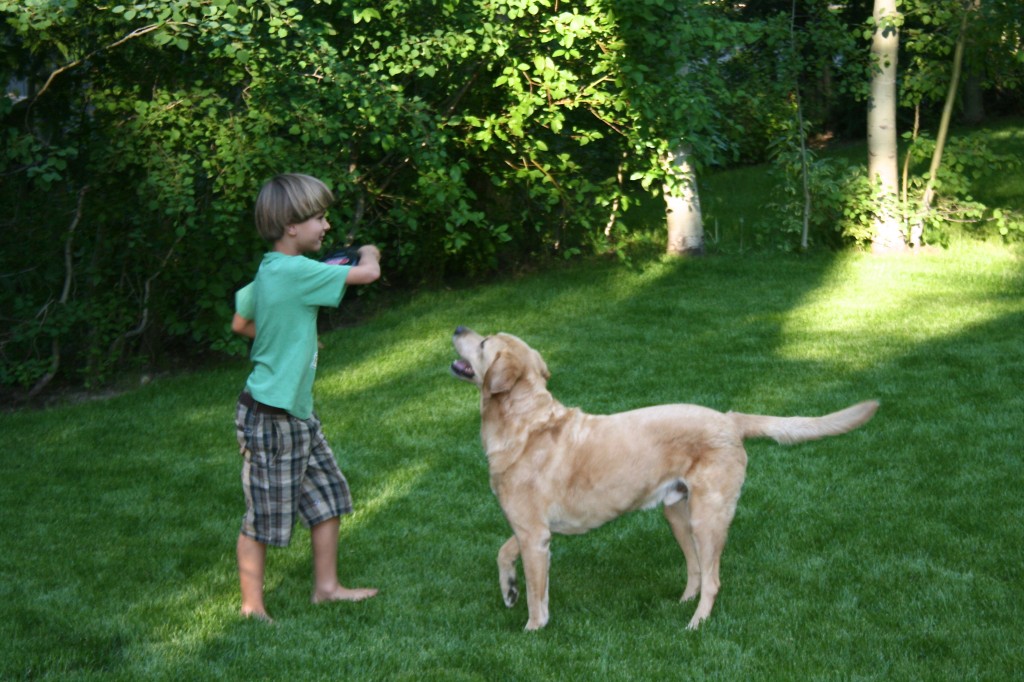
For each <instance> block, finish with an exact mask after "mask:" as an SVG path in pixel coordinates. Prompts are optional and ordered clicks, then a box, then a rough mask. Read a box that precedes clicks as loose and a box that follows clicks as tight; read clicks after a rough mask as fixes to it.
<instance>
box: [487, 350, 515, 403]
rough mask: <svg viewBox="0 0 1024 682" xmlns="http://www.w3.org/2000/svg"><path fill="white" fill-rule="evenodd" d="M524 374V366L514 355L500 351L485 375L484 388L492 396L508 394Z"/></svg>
mask: <svg viewBox="0 0 1024 682" xmlns="http://www.w3.org/2000/svg"><path fill="white" fill-rule="evenodd" d="M522 374H523V366H522V364H520V362H519V359H518V358H517V357H516V356H515V355H514V354H512V353H506V352H505V351H503V350H500V351H498V353H497V354H496V355H495V356H494V360H492V361H491V366H490V367H488V368H487V373H486V374H484V383H483V385H484V387H485V388H486V389H487V390H488V391H489V392H490V394H491V395H497V394H499V393H508V392H509V391H511V390H512V387H513V386H515V385H516V382H517V381H519V377H520V376H522Z"/></svg>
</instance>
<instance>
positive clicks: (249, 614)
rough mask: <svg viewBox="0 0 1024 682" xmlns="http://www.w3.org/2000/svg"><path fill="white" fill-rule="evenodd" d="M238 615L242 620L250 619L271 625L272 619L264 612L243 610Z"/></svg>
mask: <svg viewBox="0 0 1024 682" xmlns="http://www.w3.org/2000/svg"><path fill="white" fill-rule="evenodd" d="M240 613H241V614H242V618H251V619H253V620H259V621H263V622H264V623H273V622H274V619H273V618H271V617H270V614H268V613H267V612H266V611H256V610H254V609H246V608H243V609H242V610H241V611H240Z"/></svg>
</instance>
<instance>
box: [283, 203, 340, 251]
mask: <svg viewBox="0 0 1024 682" xmlns="http://www.w3.org/2000/svg"><path fill="white" fill-rule="evenodd" d="M329 229H331V224H330V223H329V222H327V215H326V213H324V212H320V213H317V214H316V215H315V216H313V217H312V218H307V219H306V220H304V221H302V222H301V223H295V224H294V225H289V226H288V232H289V233H290V234H292V235H293V243H294V245H295V247H296V251H298V252H299V253H316V252H317V251H319V250H320V247H321V246H323V243H324V235H326V234H327V230H329Z"/></svg>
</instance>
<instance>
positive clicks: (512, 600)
mask: <svg viewBox="0 0 1024 682" xmlns="http://www.w3.org/2000/svg"><path fill="white" fill-rule="evenodd" d="M501 596H502V598H504V600H505V606H507V607H508V608H512V607H513V606H515V604H516V601H518V600H519V587H518V586H517V585H516V579H515V578H513V579H511V580H509V581H508V584H506V585H505V592H504V594H502V595H501Z"/></svg>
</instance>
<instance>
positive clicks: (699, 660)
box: [0, 244, 1024, 681]
mask: <svg viewBox="0 0 1024 682" xmlns="http://www.w3.org/2000/svg"><path fill="white" fill-rule="evenodd" d="M459 324H464V325H467V326H471V327H474V328H476V329H478V330H480V331H484V332H494V331H498V330H504V331H509V332H512V333H515V334H517V335H519V336H521V337H523V338H524V339H526V340H527V341H528V342H529V343H531V344H532V345H534V346H535V347H536V348H538V349H539V350H540V351H541V352H542V353H543V354H544V355H545V357H546V359H547V362H548V364H549V367H550V368H551V371H552V374H553V376H552V379H551V382H550V388H551V390H552V392H553V393H554V394H555V396H556V397H557V398H559V399H560V400H561V401H562V402H564V403H565V404H567V405H579V406H581V407H583V408H585V409H586V410H588V411H591V412H611V411H618V410H623V409H627V408H632V407H639V406H643V405H650V404H654V403H662V402H694V403H701V404H704V405H708V406H711V407H714V408H717V409H721V410H728V409H736V410H742V411H748V412H765V413H772V414H819V413H824V412H827V411H832V410H834V409H838V408H840V407H844V406H846V405H848V404H850V403H853V402H855V401H858V400H861V399H865V398H872V397H877V398H879V399H880V400H881V401H882V407H881V409H880V411H879V413H878V415H877V416H876V417H875V419H874V420H873V421H872V422H870V423H869V424H868V425H867V426H865V427H864V428H862V429H860V430H858V431H855V432H853V433H851V434H847V435H845V436H841V437H837V438H832V439H827V440H824V441H817V442H814V443H808V444H804V445H798V446H790V447H783V446H779V445H776V444H774V443H772V442H770V441H754V442H751V443H750V444H749V447H748V451H749V452H750V466H749V470H748V478H747V483H746V485H745V488H744V494H743V497H742V498H741V500H740V504H739V510H738V513H737V516H736V520H735V522H734V524H733V526H732V532H731V534H730V538H729V544H728V546H727V547H726V550H725V553H724V555H723V561H722V591H721V593H720V595H719V598H718V600H717V603H716V605H715V610H714V612H713V614H712V616H711V618H710V620H709V621H707V622H706V623H705V624H704V625H703V626H702V627H701V629H700V630H698V631H696V632H688V631H686V630H685V629H684V628H685V625H686V623H687V622H688V620H689V618H690V616H691V615H692V611H693V608H694V605H693V604H692V603H691V604H679V603H678V598H679V595H680V594H681V592H682V588H683V584H684V582H685V571H684V569H683V559H682V556H681V553H680V552H679V550H678V548H677V546H676V545H675V542H674V540H673V539H672V537H671V534H670V532H669V530H668V527H667V524H666V523H665V521H664V519H663V518H662V517H661V514H660V513H659V512H656V511H651V512H640V513H637V514H633V515H631V516H628V517H625V518H623V519H620V520H618V521H616V522H614V523H611V524H609V525H607V526H605V527H603V528H600V529H598V530H596V531H594V532H592V533H590V534H588V535H585V536H578V537H561V536H556V538H555V541H554V543H553V557H552V568H551V571H552V585H551V595H550V597H551V614H552V616H551V622H550V624H549V625H548V627H547V628H546V629H544V630H543V631H541V632H538V633H524V632H523V631H522V627H523V625H524V624H525V623H526V617H527V616H526V604H525V600H521V602H520V603H519V604H517V605H516V606H515V607H514V608H513V609H511V610H508V609H506V608H505V607H504V606H503V605H502V602H501V597H500V594H499V590H498V584H497V569H496V564H495V557H496V553H497V550H498V547H499V546H500V545H501V543H502V542H503V541H504V540H505V538H506V537H507V536H508V534H509V531H508V528H507V526H506V523H505V521H504V519H503V517H502V515H501V512H500V510H499V508H498V505H497V502H496V500H495V499H494V498H493V496H492V494H491V492H490V490H489V488H488V481H487V464H486V461H485V458H484V456H483V453H482V451H481V448H480V444H479V437H478V428H479V417H478V412H477V408H478V396H477V393H476V391H475V389H474V388H473V387H471V386H469V385H467V384H464V383H462V382H458V381H456V380H455V379H453V378H451V377H450V376H449V374H448V365H449V363H450V362H451V360H453V359H454V357H455V355H454V352H453V351H452V349H451V346H450V342H449V338H450V335H451V332H452V330H453V329H454V328H455V326H456V325H459ZM323 341H324V343H325V349H324V350H323V351H322V353H321V366H320V370H319V379H318V383H317V388H316V400H317V404H318V409H319V412H320V414H321V417H322V418H323V420H324V423H325V424H326V428H327V432H328V436H329V438H330V439H331V440H332V443H333V445H334V448H335V450H336V452H337V455H338V459H339V461H340V462H341V465H342V469H343V470H344V471H345V473H346V475H347V476H348V479H349V482H350V484H351V486H352V489H353V495H354V498H355V502H356V507H357V511H356V513H355V514H353V515H351V516H349V517H346V518H345V519H344V520H343V522H342V538H341V561H340V565H341V573H342V579H343V581H344V582H345V583H346V584H348V585H350V586H368V585H373V586H377V587H380V588H381V594H380V596H379V597H377V598H376V599H373V600H371V601H369V602H366V603H361V604H333V605H321V606H312V605H310V604H309V593H310V589H311V567H310V559H309V535H308V533H307V532H306V531H304V530H301V531H299V532H298V533H297V535H296V539H295V541H294V542H293V545H292V546H291V547H290V548H288V549H285V550H279V551H274V550H271V552H270V555H269V560H268V569H267V603H268V608H269V609H270V611H271V613H272V614H273V615H274V616H275V618H276V619H277V622H276V624H275V625H273V626H267V625H264V624H261V623H258V622H250V621H245V620H242V619H241V618H239V617H238V615H237V610H238V603H239V599H238V586H237V576H236V571H235V557H234V543H235V539H236V536H237V531H238V524H239V520H240V517H241V514H242V511H243V500H242V495H241V490H240V485H239V480H238V476H239V464H240V461H239V458H238V455H237V448H236V445H235V442H234V433H233V426H232V412H233V407H234V401H235V397H236V396H237V394H238V391H239V389H240V387H241V386H242V383H243V381H244V379H245V376H246V374H247V372H248V364H247V363H245V362H242V361H237V362H232V363H228V364H226V365H225V366H222V367H219V368H216V369H212V370H207V371H203V372H201V373H193V374H189V375H182V376H174V377H170V378H161V379H158V380H156V381H153V382H152V383H150V384H148V385H146V386H143V387H140V388H138V389H136V390H133V391H131V392H129V393H126V394H123V395H120V396H117V397H113V398H108V399H104V400H96V401H91V402H84V403H80V404H75V405H66V406H61V407H52V408H49V409H45V410H40V411H30V412H19V413H9V414H4V415H0V445H2V448H0V457H2V463H3V472H4V481H3V484H2V486H0V525H2V527H3V528H4V529H5V530H4V532H3V538H4V540H3V545H2V548H3V551H2V552H0V678H2V679H58V678H59V679H62V680H64V679H71V680H75V679H97V680H99V679H103V680H106V679H125V680H129V679H130V680H137V679H174V680H185V679H268V680H271V679H272V680H306V679H337V680H487V681H490V680H565V679H574V680H636V679H695V680H701V679H726V680H748V679H790V680H797V679H799V680H804V679H859V680H918V679H934V680H947V679H988V680H1006V679H1013V678H1017V679H1020V678H1021V676H1022V675H1024V634H1022V629H1024V530H1022V529H1024V503H1022V502H1021V490H1022V482H1024V458H1022V448H1024V427H1022V425H1024V398H1022V392H1021V388H1022V386H1024V260H1022V259H1021V257H1020V255H1019V253H1015V252H1013V251H1011V250H1009V249H1005V248H998V247H992V246H985V245H969V244H962V245H957V246H956V247H955V248H954V249H953V250H951V251H949V252H942V253H935V254H922V255H919V256H917V257H908V258H877V257H871V256H866V255H861V254H856V253H845V254H841V255H822V254H819V255H812V256H803V257H797V256H787V255H758V256H736V255H728V256H711V257H708V258H705V259H701V260H693V261H670V260H664V259H661V258H653V259H650V260H646V261H643V262H637V263H635V264H634V265H633V266H632V267H627V266H622V265H617V264H610V263H584V264H579V265H575V266H573V267H571V268H569V267H567V268H564V269H556V270H552V271H548V272H544V273H538V274H533V275H531V276H528V277H523V278H519V279H516V280H514V281H506V282H501V283H492V284H488V285H482V286H479V287H477V288H469V289H460V290H450V291H439V292H427V293H421V294H418V295H416V296H415V297H413V298H412V299H411V300H409V301H408V302H405V303H402V304H396V305H395V306H394V307H392V308H390V309H388V310H385V311H383V312H381V313H379V314H377V315H375V316H373V317H372V318H371V319H369V320H366V321H365V322H363V323H362V324H359V325H357V326H354V327H350V328H346V329H343V330H340V331H337V332H334V333H331V334H329V335H326V336H325V337H324V339H323Z"/></svg>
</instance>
